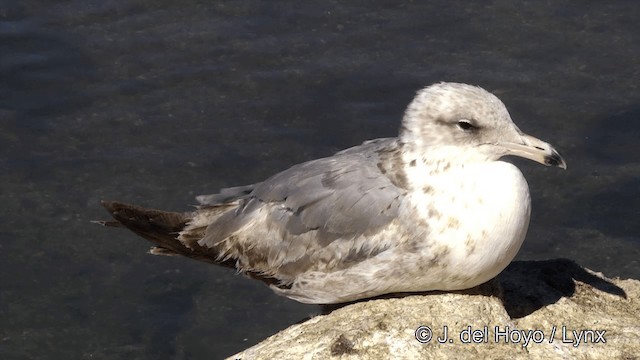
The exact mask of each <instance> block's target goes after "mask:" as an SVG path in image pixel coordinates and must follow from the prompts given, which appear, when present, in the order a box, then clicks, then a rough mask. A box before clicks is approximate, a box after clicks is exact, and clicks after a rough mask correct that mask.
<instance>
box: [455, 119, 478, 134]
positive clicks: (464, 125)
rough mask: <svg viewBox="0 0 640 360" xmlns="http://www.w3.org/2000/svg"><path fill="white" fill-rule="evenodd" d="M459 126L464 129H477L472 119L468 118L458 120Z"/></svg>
mask: <svg viewBox="0 0 640 360" xmlns="http://www.w3.org/2000/svg"><path fill="white" fill-rule="evenodd" d="M458 128H459V129H460V130H463V131H471V130H475V129H476V127H475V126H474V125H473V124H472V123H471V121H469V120H466V119H462V120H458Z"/></svg>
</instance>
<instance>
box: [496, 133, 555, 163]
mask: <svg viewBox="0 0 640 360" xmlns="http://www.w3.org/2000/svg"><path fill="white" fill-rule="evenodd" d="M520 138H521V139H522V143H521V144H518V143H511V142H509V143H501V144H500V145H501V146H502V147H504V148H505V149H506V150H507V153H506V155H515V156H520V157H523V158H526V159H529V160H533V161H536V162H539V163H540V164H543V165H547V166H557V167H560V168H563V169H566V168H567V163H566V162H564V159H563V158H562V156H561V155H560V153H558V152H557V151H556V149H554V148H553V146H551V145H549V144H547V143H546V142H544V141H542V140H540V139H537V138H534V137H533V136H529V135H527V134H520Z"/></svg>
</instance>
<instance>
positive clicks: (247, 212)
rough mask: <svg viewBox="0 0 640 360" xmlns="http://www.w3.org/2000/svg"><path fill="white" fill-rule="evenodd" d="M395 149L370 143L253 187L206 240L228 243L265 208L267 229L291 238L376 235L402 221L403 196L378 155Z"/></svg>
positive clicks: (382, 142)
mask: <svg viewBox="0 0 640 360" xmlns="http://www.w3.org/2000/svg"><path fill="white" fill-rule="evenodd" d="M394 146H397V145H396V142H395V139H379V140H375V141H371V142H366V143H364V144H363V145H360V146H356V147H353V148H350V149H347V150H344V151H342V152H339V153H337V154H336V155H334V156H331V157H327V158H322V159H318V160H313V161H309V162H306V163H302V164H298V165H295V166H293V167H291V168H289V169H287V170H285V171H283V172H281V173H278V174H276V175H274V176H272V177H271V178H269V179H267V180H265V181H264V182H262V183H259V184H256V185H254V188H253V190H252V191H251V193H250V194H249V195H247V197H246V198H243V199H241V200H240V206H239V207H238V209H237V210H235V211H230V212H228V213H225V214H224V215H223V216H221V217H220V218H219V219H218V220H217V221H215V222H214V223H213V224H211V225H210V226H209V227H208V228H207V234H206V235H205V238H204V239H203V242H204V243H207V244H210V245H213V244H216V243H218V242H219V241H222V240H224V239H225V238H227V237H228V236H229V235H230V234H231V233H233V232H234V231H236V230H238V229H239V228H241V227H242V226H244V225H246V224H247V223H248V222H249V221H250V220H251V219H254V218H255V216H256V213H257V212H258V211H259V210H265V209H268V211H269V213H268V216H267V221H268V222H270V224H265V225H267V226H275V227H276V228H279V229H280V231H281V232H285V233H287V234H288V235H299V234H303V233H305V232H308V231H311V230H316V231H317V235H318V241H320V242H324V241H332V240H335V239H337V238H352V237H354V236H358V235H362V234H365V235H366V234H369V233H372V232H375V231H376V230H377V229H379V228H381V227H383V226H385V225H387V224H388V223H389V222H390V221H391V220H393V219H395V218H396V217H397V215H398V207H399V204H400V202H401V200H402V197H403V194H404V191H403V189H400V188H398V187H396V186H395V185H394V184H393V183H392V181H391V180H390V179H389V178H388V177H387V176H386V175H385V174H383V173H382V172H381V171H380V169H379V167H378V162H379V161H380V158H379V153H380V152H381V151H386V149H388V148H390V147H394ZM283 235H285V234H283Z"/></svg>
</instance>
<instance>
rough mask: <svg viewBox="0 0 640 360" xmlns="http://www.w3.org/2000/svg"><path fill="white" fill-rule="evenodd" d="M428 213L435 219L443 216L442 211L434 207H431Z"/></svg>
mask: <svg viewBox="0 0 640 360" xmlns="http://www.w3.org/2000/svg"><path fill="white" fill-rule="evenodd" d="M428 215H429V218H434V219H439V218H441V217H442V214H441V213H440V211H438V210H436V209H435V208H432V207H430V208H429V213H428Z"/></svg>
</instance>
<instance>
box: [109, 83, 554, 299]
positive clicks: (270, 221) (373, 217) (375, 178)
mask: <svg viewBox="0 0 640 360" xmlns="http://www.w3.org/2000/svg"><path fill="white" fill-rule="evenodd" d="M507 155H515V156H519V157H523V158H527V159H530V160H533V161H536V162H539V163H541V164H544V165H548V166H557V167H560V168H563V169H566V163H565V161H564V159H563V158H562V156H560V154H559V153H558V152H557V151H556V150H555V149H554V148H553V147H552V146H551V145H549V144H548V143H546V142H543V141H541V140H539V139H537V138H535V137H532V136H529V135H526V134H525V133H523V132H522V131H520V129H518V127H517V126H516V125H515V124H514V123H513V121H512V120H511V117H510V115H509V113H508V111H507V109H506V107H505V105H504V104H503V103H502V101H500V100H499V99H498V98H497V97H496V96H494V95H493V94H491V93H489V92H488V91H486V90H484V89H482V88H480V87H477V86H472V85H467V84H461V83H448V82H441V83H437V84H434V85H431V86H428V87H426V88H424V89H422V90H420V91H418V92H417V94H416V96H415V98H414V99H413V101H412V102H411V103H410V104H409V106H408V107H407V109H406V111H405V113H404V117H403V119H402V124H401V126H400V131H399V135H398V137H394V138H383V139H375V140H370V141H365V142H364V143H363V144H361V145H359V146H355V147H351V148H349V149H346V150H343V151H340V152H338V153H336V154H335V155H333V156H329V157H325V158H321V159H316V160H311V161H308V162H304V163H301V164H298V165H295V166H292V167H291V168H289V169H287V170H284V171H282V172H280V173H277V174H275V175H273V176H271V177H270V178H268V179H266V180H265V181H263V182H259V183H256V184H252V185H246V186H238V187H232V188H226V189H222V190H220V191H219V192H218V193H216V194H212V195H203V196H198V197H197V200H198V202H199V205H198V206H196V208H195V210H194V211H191V212H181V213H179V212H166V211H160V210H154V209H146V208H143V207H139V206H135V205H129V204H125V203H121V202H115V201H103V202H102V205H103V206H104V207H105V208H106V209H107V210H108V211H109V212H110V213H111V215H112V216H113V218H114V220H110V221H103V222H100V223H101V224H103V225H108V226H121V227H126V228H129V229H130V230H132V231H133V232H135V233H136V234H138V235H140V236H142V237H143V238H145V239H147V240H149V241H151V242H152V243H153V244H154V247H153V248H152V249H151V250H150V253H152V254H156V255H183V256H186V257H190V258H193V259H196V260H201V261H205V262H209V263H213V264H218V265H222V266H225V267H229V268H233V269H235V270H236V271H238V272H240V273H243V274H245V275H247V276H249V277H251V278H254V279H258V280H261V281H263V282H265V283H266V284H268V285H269V286H270V288H271V289H272V290H273V291H274V292H275V293H277V294H279V295H282V296H285V297H288V298H290V299H293V300H297V301H299V302H303V303H312V304H334V303H343V302H350V301H355V300H359V299H365V298H370V297H375V296H378V295H383V294H388V293H400V292H423V291H430V290H441V291H453V290H463V289H468V288H471V287H474V286H477V285H479V284H482V283H484V282H486V281H488V280H490V279H492V278H493V277H495V276H496V275H498V274H499V273H500V272H501V271H502V270H504V268H505V267H506V266H507V265H508V264H509V263H510V262H511V261H512V260H513V258H514V257H515V256H516V253H517V252H518V250H519V249H520V246H521V244H522V242H523V240H524V238H525V235H526V232H527V228H528V226H529V218H530V213H531V198H530V194H529V187H528V184H527V182H526V180H525V178H524V176H523V175H522V173H521V172H520V171H519V170H518V168H517V167H516V166H515V165H513V164H511V163H508V162H505V161H502V160H501V159H502V158H503V157H504V156H507Z"/></svg>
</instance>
